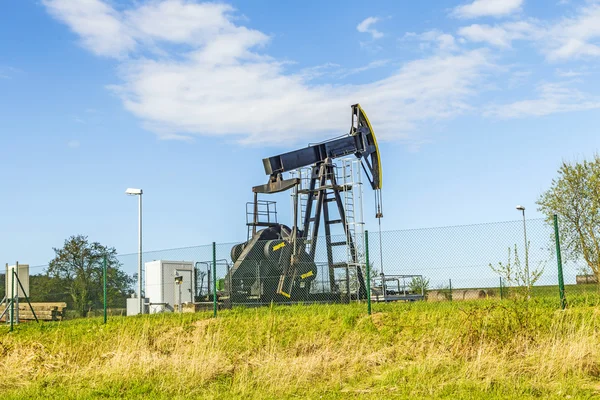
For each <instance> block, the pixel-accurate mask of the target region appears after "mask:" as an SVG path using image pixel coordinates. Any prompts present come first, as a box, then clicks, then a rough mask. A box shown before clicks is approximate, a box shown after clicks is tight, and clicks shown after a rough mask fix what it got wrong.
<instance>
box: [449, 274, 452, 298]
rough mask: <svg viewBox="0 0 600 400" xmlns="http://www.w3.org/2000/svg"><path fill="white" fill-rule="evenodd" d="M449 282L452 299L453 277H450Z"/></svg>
mask: <svg viewBox="0 0 600 400" xmlns="http://www.w3.org/2000/svg"><path fill="white" fill-rule="evenodd" d="M448 282H449V284H450V301H452V279H448Z"/></svg>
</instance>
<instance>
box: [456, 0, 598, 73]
mask: <svg viewBox="0 0 600 400" xmlns="http://www.w3.org/2000/svg"><path fill="white" fill-rule="evenodd" d="M458 33H459V35H460V36H462V37H463V38H465V39H467V40H469V41H471V42H475V43H488V44H490V45H492V46H496V47H500V48H510V47H511V46H512V42H513V41H515V40H524V41H531V42H535V43H536V44H537V46H536V48H537V49H538V50H539V51H540V52H541V53H542V54H543V55H544V56H545V57H546V59H547V60H549V61H553V62H561V61H567V60H573V59H579V58H595V57H598V56H600V4H597V2H594V3H589V4H588V5H587V6H585V7H580V8H579V9H577V10H576V13H575V15H574V16H573V17H565V18H562V19H560V20H558V21H556V22H554V23H549V22H546V23H543V22H541V21H537V20H532V19H531V20H522V21H515V22H506V23H503V24H497V25H494V26H491V25H479V24H473V25H470V26H465V27H462V28H460V29H459V30H458Z"/></svg>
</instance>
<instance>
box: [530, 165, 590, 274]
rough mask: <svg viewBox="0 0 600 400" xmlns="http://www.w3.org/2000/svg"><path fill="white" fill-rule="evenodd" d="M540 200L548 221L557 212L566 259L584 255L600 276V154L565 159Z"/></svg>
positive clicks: (576, 258) (538, 202)
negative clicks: (578, 160) (577, 159)
mask: <svg viewBox="0 0 600 400" xmlns="http://www.w3.org/2000/svg"><path fill="white" fill-rule="evenodd" d="M537 204H538V205H539V210H540V211H542V212H543V213H544V214H546V216H547V219H548V221H549V222H550V221H551V220H552V218H553V215H554V214H557V215H558V219H559V226H560V239H561V245H562V247H563V251H564V254H565V259H571V260H580V259H581V258H583V259H584V260H585V262H586V263H587V265H588V266H589V268H590V269H591V270H592V271H593V273H594V275H596V277H598V278H600V157H599V156H598V155H595V156H594V159H593V160H592V161H583V162H582V163H574V164H570V163H567V162H563V164H562V166H561V167H560V169H559V170H558V178H556V179H554V180H553V181H552V185H551V187H550V189H548V190H547V191H546V192H545V193H543V194H542V195H541V196H540V198H539V199H538V201H537Z"/></svg>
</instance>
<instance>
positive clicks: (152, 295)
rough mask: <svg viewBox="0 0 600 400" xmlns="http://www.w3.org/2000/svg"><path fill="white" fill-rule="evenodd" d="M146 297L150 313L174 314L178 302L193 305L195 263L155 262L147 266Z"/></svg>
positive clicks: (148, 263)
mask: <svg viewBox="0 0 600 400" xmlns="http://www.w3.org/2000/svg"><path fill="white" fill-rule="evenodd" d="M145 267H146V288H145V295H146V297H147V298H148V300H149V312H150V313H151V314H153V313H159V312H172V311H173V310H174V309H175V305H176V304H178V302H181V304H185V303H193V302H194V293H195V292H196V284H195V283H196V282H195V279H194V262H193V261H166V260H155V261H150V262H147V263H146V264H145Z"/></svg>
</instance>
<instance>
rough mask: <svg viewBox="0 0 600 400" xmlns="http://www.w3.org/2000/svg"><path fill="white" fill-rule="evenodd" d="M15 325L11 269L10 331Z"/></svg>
mask: <svg viewBox="0 0 600 400" xmlns="http://www.w3.org/2000/svg"><path fill="white" fill-rule="evenodd" d="M14 325H15V270H14V269H13V270H12V274H11V278H10V331H11V332H12V331H13V329H14Z"/></svg>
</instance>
